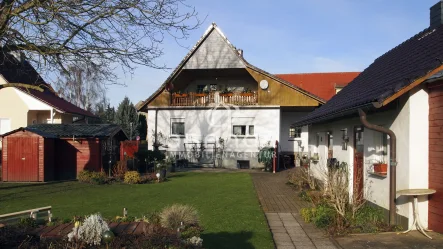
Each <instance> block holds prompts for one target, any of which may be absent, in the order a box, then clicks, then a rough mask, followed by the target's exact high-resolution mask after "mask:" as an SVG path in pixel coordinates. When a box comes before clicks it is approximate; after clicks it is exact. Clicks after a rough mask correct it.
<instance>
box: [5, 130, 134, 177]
mask: <svg viewBox="0 0 443 249" xmlns="http://www.w3.org/2000/svg"><path fill="white" fill-rule="evenodd" d="M126 139H127V136H126V135H125V133H124V132H123V131H122V129H121V128H120V127H119V126H118V125H113V124H38V125H32V126H28V127H25V128H19V129H17V130H14V131H11V132H9V133H6V134H4V135H3V141H2V143H3V151H2V164H3V166H2V181H7V182H47V181H54V180H72V179H76V178H77V175H78V173H79V172H80V171H82V170H89V171H101V170H103V169H104V167H103V166H104V165H105V166H107V165H108V163H107V162H108V161H109V158H113V159H114V160H118V152H119V145H120V142H121V141H123V140H126ZM104 162H106V163H104Z"/></svg>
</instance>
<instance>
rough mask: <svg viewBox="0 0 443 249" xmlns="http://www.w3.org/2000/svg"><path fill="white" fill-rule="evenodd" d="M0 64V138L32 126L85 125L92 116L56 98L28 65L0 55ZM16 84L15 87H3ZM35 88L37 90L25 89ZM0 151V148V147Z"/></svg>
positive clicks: (52, 91)
mask: <svg viewBox="0 0 443 249" xmlns="http://www.w3.org/2000/svg"><path fill="white" fill-rule="evenodd" d="M1 59H2V61H1V63H0V106H1V108H0V135H2V134H5V133H7V132H10V131H11V130H15V129H18V128H19V127H26V126H28V125H33V124H70V123H73V122H74V121H78V122H86V121H87V119H88V118H95V116H94V115H93V114H92V113H91V112H89V111H86V110H83V109H81V108H79V107H77V106H75V105H73V104H71V103H69V102H68V101H66V100H64V99H62V98H60V97H58V96H57V95H56V94H55V93H54V90H53V89H52V88H51V86H50V85H48V84H47V83H46V82H44V80H43V79H42V78H41V77H40V76H39V74H38V73H37V72H36V71H35V70H34V68H32V66H31V65H29V64H28V63H27V62H20V61H18V60H17V59H16V58H15V57H14V56H6V57H5V55H2V58H1ZM9 83H19V84H22V85H20V86H17V87H4V88H2V86H4V85H5V84H9ZM27 85H28V86H33V87H35V86H37V87H39V88H40V90H41V91H40V90H37V89H34V88H26V86H27ZM0 148H1V145H0Z"/></svg>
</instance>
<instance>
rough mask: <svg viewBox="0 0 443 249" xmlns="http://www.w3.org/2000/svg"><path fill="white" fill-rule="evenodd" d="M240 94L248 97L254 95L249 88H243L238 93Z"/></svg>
mask: <svg viewBox="0 0 443 249" xmlns="http://www.w3.org/2000/svg"><path fill="white" fill-rule="evenodd" d="M240 96H244V97H250V96H254V93H253V92H252V91H251V90H250V89H249V88H245V89H244V90H243V92H241V93H240Z"/></svg>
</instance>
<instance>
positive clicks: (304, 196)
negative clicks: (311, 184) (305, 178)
mask: <svg viewBox="0 0 443 249" xmlns="http://www.w3.org/2000/svg"><path fill="white" fill-rule="evenodd" d="M298 197H299V198H300V199H302V200H303V201H307V202H310V201H311V198H310V197H309V194H308V192H307V191H305V190H302V191H300V193H299V194H298Z"/></svg>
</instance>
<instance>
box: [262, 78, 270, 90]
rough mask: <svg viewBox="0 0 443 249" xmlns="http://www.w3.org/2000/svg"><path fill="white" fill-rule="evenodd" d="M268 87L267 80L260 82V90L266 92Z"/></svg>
mask: <svg viewBox="0 0 443 249" xmlns="http://www.w3.org/2000/svg"><path fill="white" fill-rule="evenodd" d="M268 87H269V83H268V81H267V80H262V81H260V88H261V89H263V90H266V89H268Z"/></svg>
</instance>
